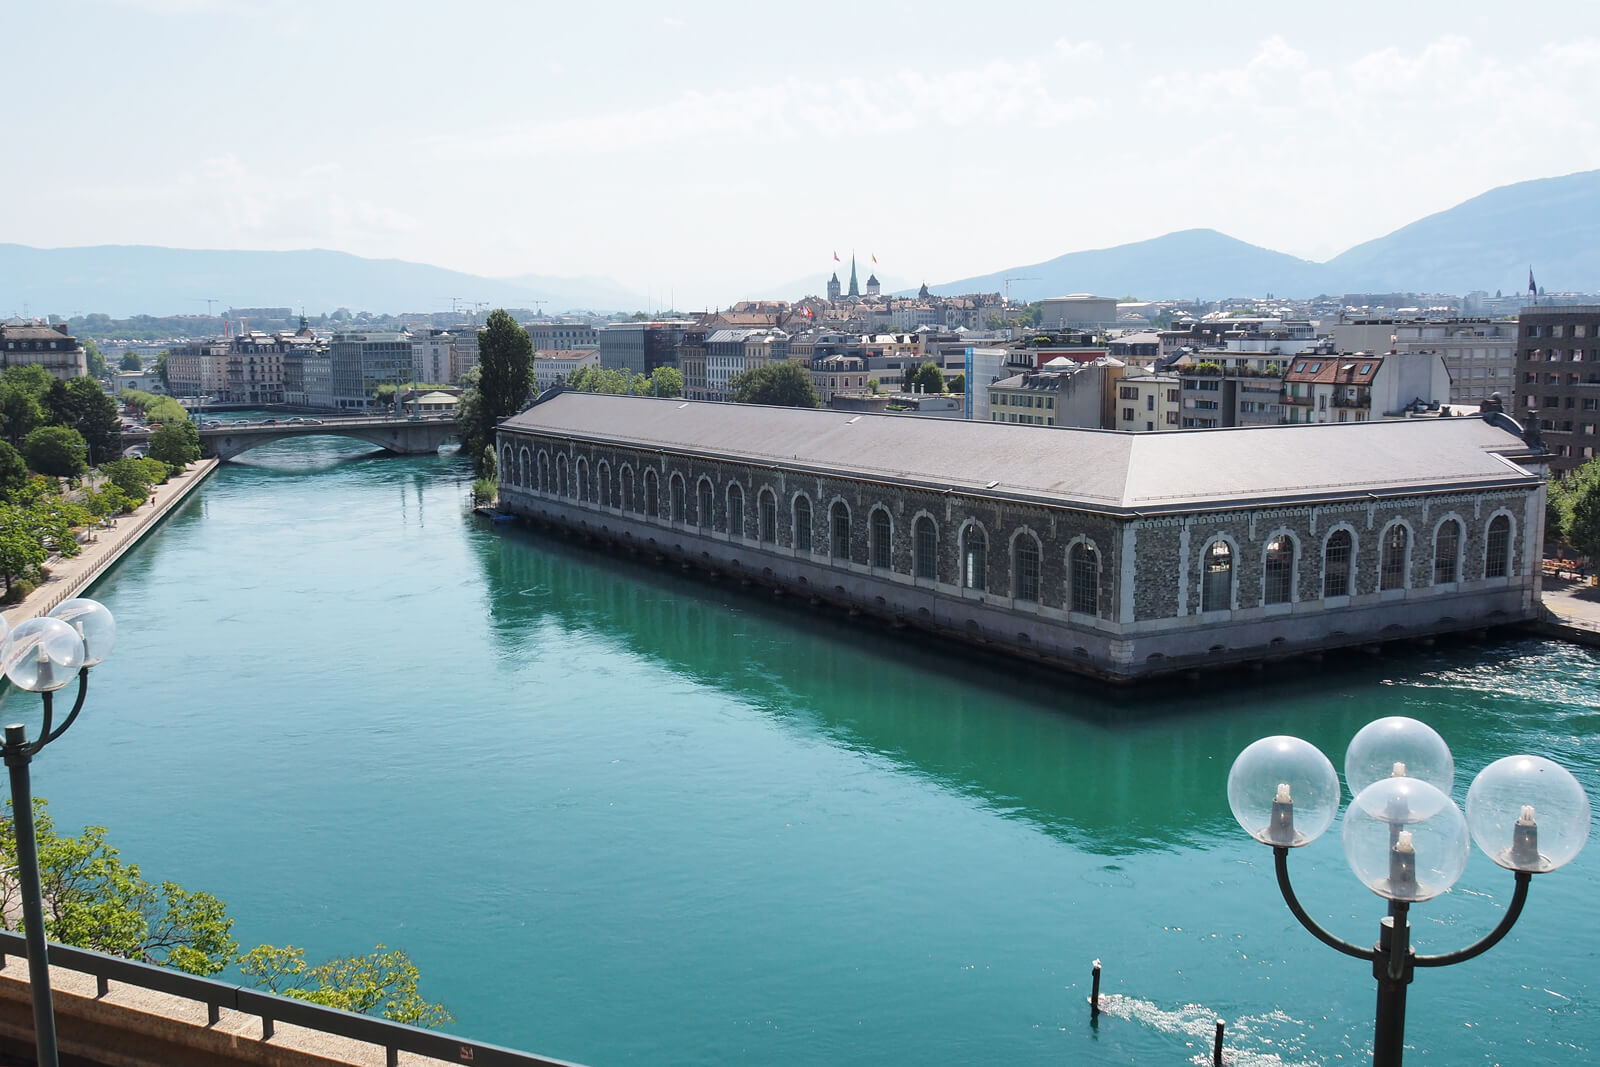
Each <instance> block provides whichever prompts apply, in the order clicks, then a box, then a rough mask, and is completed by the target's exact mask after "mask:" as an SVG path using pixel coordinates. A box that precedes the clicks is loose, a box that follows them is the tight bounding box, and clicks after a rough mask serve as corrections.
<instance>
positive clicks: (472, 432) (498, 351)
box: [459, 308, 533, 474]
mask: <svg viewBox="0 0 1600 1067" xmlns="http://www.w3.org/2000/svg"><path fill="white" fill-rule="evenodd" d="M532 389H533V342H532V341H530V340H529V339H528V331H527V330H524V329H523V328H522V327H521V326H520V325H518V323H517V320H516V319H514V318H512V317H511V315H510V313H508V312H507V311H506V310H505V309H504V308H497V309H496V310H494V311H491V312H490V313H489V319H488V322H487V324H486V325H485V326H484V328H483V329H482V330H479V331H478V379H477V383H476V384H475V385H473V386H471V387H470V389H469V392H472V393H475V394H476V395H475V397H474V398H473V400H472V402H471V403H470V404H463V405H462V407H464V408H465V409H466V410H465V411H464V412H462V413H461V414H460V416H459V417H460V418H461V435H462V436H461V445H462V448H463V450H464V451H465V452H466V453H467V454H468V455H469V456H471V457H472V458H473V464H474V466H475V467H477V468H478V469H479V473H480V474H481V473H482V466H483V460H482V456H483V449H484V446H485V445H490V444H493V443H494V428H495V426H496V425H497V424H498V423H499V422H500V421H501V420H502V419H505V418H509V417H510V416H512V415H515V414H516V413H517V412H519V411H521V410H522V406H523V404H525V403H526V402H527V400H528V395H529V393H530V392H531V391H532ZM467 415H470V416H471V421H470V422H469V421H467V417H466V416H467Z"/></svg>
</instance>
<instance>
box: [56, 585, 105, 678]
mask: <svg viewBox="0 0 1600 1067" xmlns="http://www.w3.org/2000/svg"><path fill="white" fill-rule="evenodd" d="M50 617H51V618H52V619H60V620H61V621H62V622H64V623H66V624H67V625H68V626H71V627H72V628H73V629H74V630H76V631H77V632H78V636H79V637H81V638H82V639H83V666H85V667H94V666H97V665H98V664H100V663H101V662H102V661H104V660H105V658H106V656H108V655H110V654H111V648H112V646H113V645H115V644H116V643H117V622H116V620H115V619H113V618H112V617H111V612H110V611H108V610H107V609H106V606H105V605H104V604H102V603H100V601H98V600H90V599H88V598H87V597H74V598H73V599H72V600H64V601H62V602H61V603H60V604H58V605H56V609H55V610H54V611H52V612H51V613H50Z"/></svg>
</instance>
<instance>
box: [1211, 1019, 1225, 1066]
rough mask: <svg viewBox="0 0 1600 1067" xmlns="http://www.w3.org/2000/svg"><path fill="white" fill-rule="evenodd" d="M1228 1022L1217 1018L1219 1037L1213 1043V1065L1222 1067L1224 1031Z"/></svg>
mask: <svg viewBox="0 0 1600 1067" xmlns="http://www.w3.org/2000/svg"><path fill="white" fill-rule="evenodd" d="M1227 1025H1228V1024H1227V1023H1225V1022H1223V1021H1222V1020H1221V1019H1218V1020H1217V1039H1216V1040H1215V1041H1214V1042H1212V1044H1211V1067H1222V1031H1223V1030H1224V1029H1225V1028H1226V1027H1227Z"/></svg>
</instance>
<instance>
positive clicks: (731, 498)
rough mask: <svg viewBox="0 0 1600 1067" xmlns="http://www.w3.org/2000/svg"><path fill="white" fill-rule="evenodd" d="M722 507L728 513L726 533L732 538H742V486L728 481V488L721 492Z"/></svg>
mask: <svg viewBox="0 0 1600 1067" xmlns="http://www.w3.org/2000/svg"><path fill="white" fill-rule="evenodd" d="M723 506H724V507H725V508H727V513H728V533H729V534H731V535H732V536H734V537H743V536H744V486H742V485H740V484H739V483H738V482H737V481H729V482H728V488H727V489H725V490H724V491H723Z"/></svg>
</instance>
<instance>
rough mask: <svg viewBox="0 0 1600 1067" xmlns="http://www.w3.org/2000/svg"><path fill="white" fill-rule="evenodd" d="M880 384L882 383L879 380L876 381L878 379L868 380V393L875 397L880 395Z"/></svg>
mask: <svg viewBox="0 0 1600 1067" xmlns="http://www.w3.org/2000/svg"><path fill="white" fill-rule="evenodd" d="M879 384H880V383H879V381H878V379H876V378H868V379H867V392H869V393H871V394H872V395H873V396H877V395H878V386H879Z"/></svg>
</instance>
